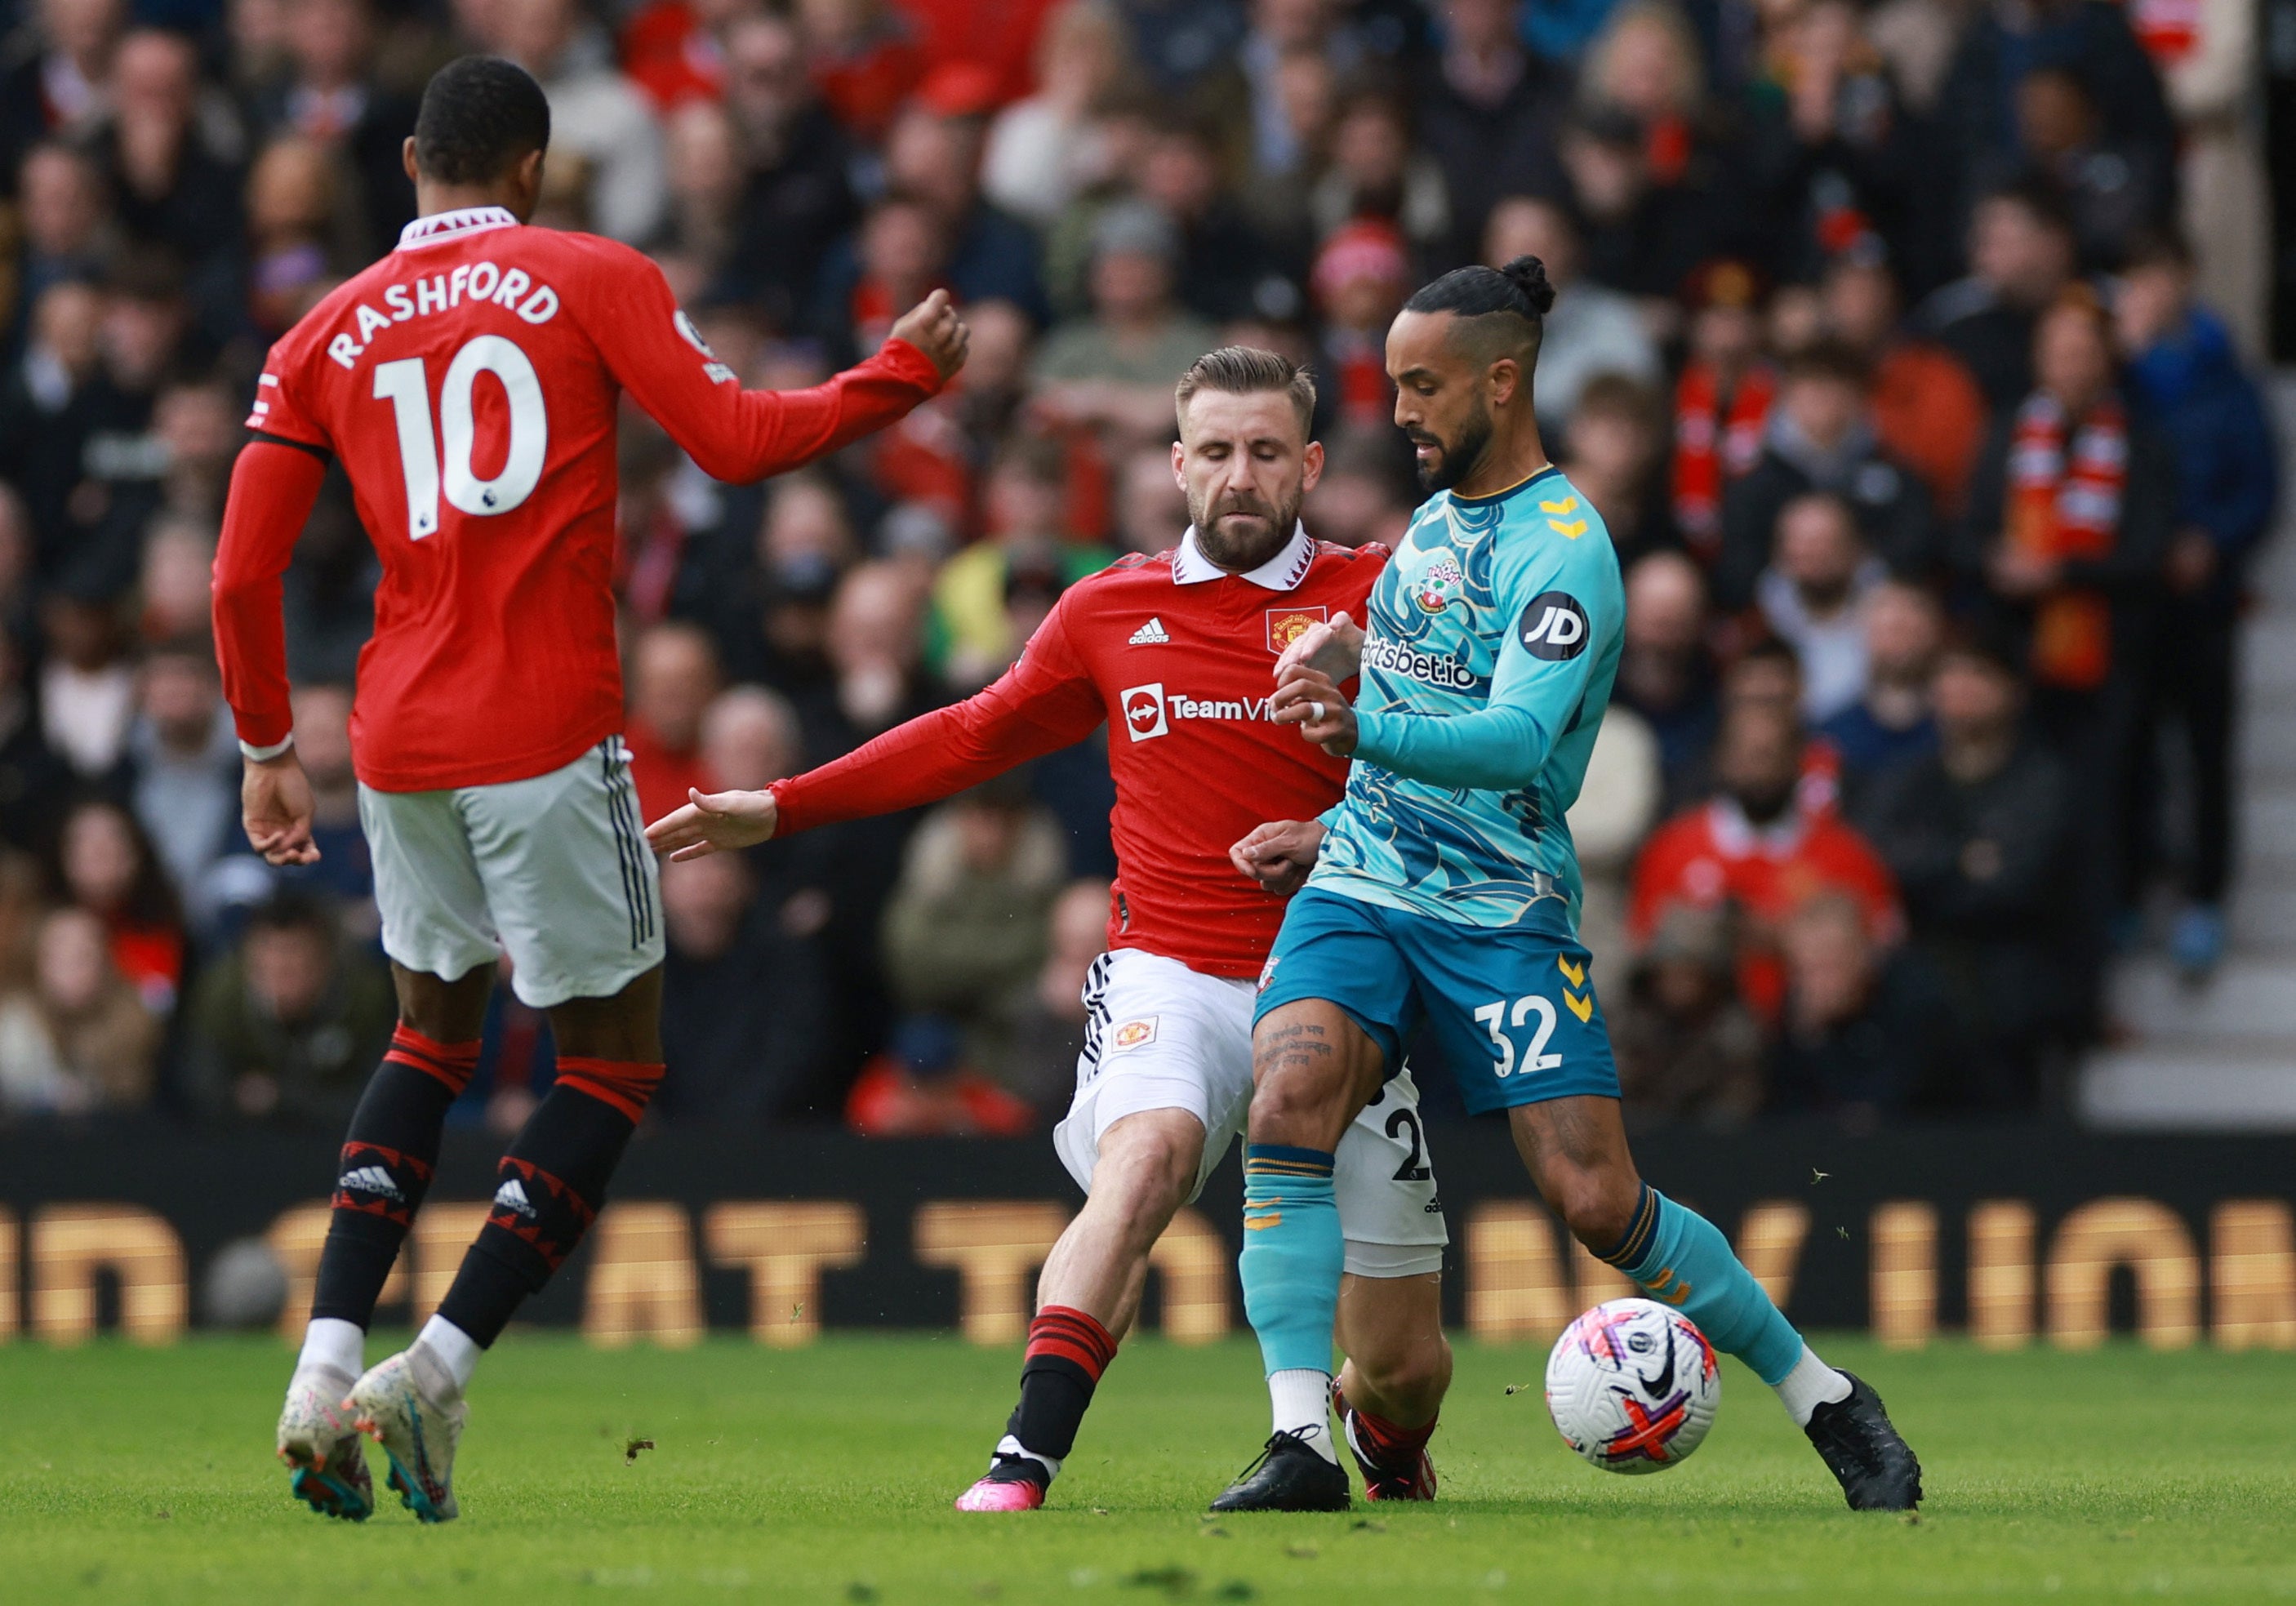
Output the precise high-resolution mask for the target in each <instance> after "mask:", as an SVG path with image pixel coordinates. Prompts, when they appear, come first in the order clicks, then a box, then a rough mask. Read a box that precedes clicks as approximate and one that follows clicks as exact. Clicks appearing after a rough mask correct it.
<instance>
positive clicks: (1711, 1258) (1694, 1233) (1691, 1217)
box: [1598, 1184, 1802, 1387]
mask: <svg viewBox="0 0 2296 1606" xmlns="http://www.w3.org/2000/svg"><path fill="white" fill-rule="evenodd" d="M1598 1258H1601V1259H1603V1260H1606V1261H1608V1262H1609V1263H1610V1264H1611V1265H1612V1266H1617V1267H1618V1268H1619V1269H1620V1271H1622V1272H1624V1273H1626V1274H1627V1275H1628V1276H1629V1277H1631V1278H1633V1279H1634V1280H1635V1282H1636V1283H1638V1284H1639V1285H1640V1286H1641V1287H1642V1288H1643V1289H1644V1291H1646V1292H1648V1293H1649V1294H1650V1296H1651V1297H1652V1299H1660V1300H1662V1301H1664V1302H1665V1303H1666V1304H1669V1305H1671V1306H1673V1307H1676V1308H1677V1309H1678V1310H1680V1311H1681V1312H1682V1313H1683V1315H1686V1316H1688V1317H1689V1318H1690V1319H1691V1320H1692V1321H1693V1322H1695V1323H1698V1326H1699V1329H1700V1331H1702V1332H1704V1333H1705V1334H1706V1336H1707V1338H1708V1339H1709V1340H1711V1341H1712V1342H1713V1345H1714V1348H1717V1349H1719V1350H1722V1351H1723V1352H1725V1353H1726V1354H1729V1355H1734V1356H1737V1357H1738V1358H1739V1359H1740V1360H1742V1361H1743V1362H1745V1363H1746V1364H1747V1365H1749V1366H1751V1367H1752V1368H1753V1369H1754V1371H1755V1372H1756V1373H1757V1374H1759V1376H1760V1378H1761V1380H1762V1381H1764V1382H1766V1383H1768V1384H1770V1385H1771V1386H1773V1387H1775V1386H1776V1385H1777V1384H1778V1383H1779V1382H1780V1381H1783V1380H1784V1378H1785V1376H1786V1374H1787V1373H1788V1372H1792V1370H1793V1368H1794V1363H1795V1362H1797V1361H1799V1360H1800V1359H1801V1356H1802V1341H1801V1334H1800V1333H1798V1332H1795V1331H1794V1327H1793V1323H1791V1322H1789V1321H1787V1320H1786V1319H1785V1316H1784V1313H1782V1312H1781V1311H1780V1310H1779V1309H1778V1307H1776V1306H1775V1305H1773V1304H1771V1303H1770V1296H1769V1295H1768V1294H1767V1293H1765V1292H1763V1291H1762V1285H1761V1284H1760V1283H1759V1282H1755V1281H1754V1274H1753V1273H1751V1272H1750V1271H1748V1270H1747V1269H1746V1267H1745V1265H1744V1263H1743V1261H1741V1260H1740V1259H1739V1258H1738V1257H1737V1256H1736V1255H1735V1254H1734V1253H1733V1252H1732V1251H1731V1249H1730V1241H1729V1240H1728V1239H1726V1238H1725V1237H1723V1236H1722V1232H1721V1229H1720V1228H1718V1227H1717V1226H1716V1225H1714V1224H1713V1223H1712V1222H1710V1221H1709V1220H1707V1219H1706V1217H1703V1216H1701V1215H1700V1214H1699V1213H1698V1212H1697V1211H1695V1210H1691V1209H1684V1208H1683V1207H1682V1206H1681V1205H1678V1204H1677V1203H1675V1202H1674V1200H1670V1199H1669V1198H1668V1197H1667V1196H1666V1195H1665V1194H1663V1193H1661V1192H1659V1191H1658V1190H1657V1189H1655V1188H1653V1187H1652V1186H1650V1185H1649V1184H1644V1186H1643V1191H1642V1197H1641V1198H1640V1200H1637V1201H1636V1206H1635V1214H1634V1218H1633V1222H1632V1225H1629V1226H1628V1228H1627V1231H1626V1235H1625V1236H1624V1237H1622V1238H1620V1240H1619V1241H1618V1242H1617V1243H1615V1244H1613V1245H1612V1246H1611V1249H1610V1250H1608V1251H1607V1252H1605V1253H1603V1254H1602V1255H1601V1256H1599V1257H1598Z"/></svg>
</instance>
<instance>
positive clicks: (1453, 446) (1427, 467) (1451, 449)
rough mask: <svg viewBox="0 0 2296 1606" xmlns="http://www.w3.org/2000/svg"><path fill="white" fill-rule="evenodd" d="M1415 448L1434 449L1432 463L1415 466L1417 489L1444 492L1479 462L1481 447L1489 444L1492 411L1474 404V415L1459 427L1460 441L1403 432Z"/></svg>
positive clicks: (1418, 432) (1411, 431)
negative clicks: (1417, 481) (1417, 475)
mask: <svg viewBox="0 0 2296 1606" xmlns="http://www.w3.org/2000/svg"><path fill="white" fill-rule="evenodd" d="M1404 433H1405V434H1406V435H1407V436H1409V437H1410V438H1411V444H1412V445H1413V446H1415V447H1434V448H1435V458H1434V461H1433V462H1431V463H1427V462H1422V463H1416V464H1415V467H1416V468H1417V470H1418V471H1419V488H1420V489H1421V490H1423V491H1447V490H1449V489H1450V488H1452V487H1453V486H1455V485H1456V484H1458V483H1459V481H1461V480H1462V479H1465V478H1466V477H1467V471H1469V470H1470V469H1472V468H1473V467H1474V466H1475V464H1476V463H1478V462H1480V460H1481V458H1482V455H1483V448H1484V447H1487V446H1488V445H1490V444H1491V412H1490V409H1489V408H1488V407H1486V406H1482V405H1481V404H1480V403H1477V404H1476V406H1475V411H1474V414H1473V416H1472V417H1471V418H1469V419H1468V420H1467V422H1465V423H1464V424H1461V425H1460V426H1459V438H1458V439H1456V440H1446V439H1444V438H1442V437H1441V436H1440V435H1436V434H1433V433H1431V432H1430V431H1428V430H1405V431H1404Z"/></svg>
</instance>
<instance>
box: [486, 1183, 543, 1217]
mask: <svg viewBox="0 0 2296 1606" xmlns="http://www.w3.org/2000/svg"><path fill="white" fill-rule="evenodd" d="M495 1209H497V1210H508V1211H510V1212H512V1214H513V1215H518V1216H527V1217H531V1216H532V1215H533V1214H534V1206H533V1205H532V1204H531V1203H530V1202H529V1201H528V1200H527V1197H526V1190H525V1189H524V1188H522V1187H521V1186H519V1182H518V1178H517V1177H515V1176H513V1177H512V1178H511V1179H510V1180H509V1181H508V1182H506V1183H504V1184H503V1185H502V1186H501V1187H499V1188H496V1190H495Z"/></svg>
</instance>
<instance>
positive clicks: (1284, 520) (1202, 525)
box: [1188, 490, 1307, 574]
mask: <svg viewBox="0 0 2296 1606" xmlns="http://www.w3.org/2000/svg"><path fill="white" fill-rule="evenodd" d="M1306 499H1307V498H1306V494H1305V493H1304V492H1302V491H1298V490H1295V491H1293V492H1292V495H1291V496H1289V497H1287V498H1286V499H1285V500H1283V502H1280V503H1277V504H1274V505H1272V506H1271V505H1270V504H1267V503H1265V502H1262V501H1261V500H1260V499H1259V497H1257V496H1234V495H1230V496H1222V497H1221V498H1220V499H1219V500H1218V502H1216V503H1200V502H1198V501H1197V499H1196V498H1195V496H1193V495H1191V496H1189V497H1188V517H1189V519H1190V520H1193V522H1194V524H1195V527H1196V548H1197V550H1198V551H1200V552H1201V553H1203V554H1204V556H1205V557H1207V558H1210V560H1211V561H1213V562H1215V563H1217V564H1218V565H1219V566H1220V567H1221V568H1222V569H1226V570H1228V571H1229V572H1230V573H1231V574H1243V573H1246V572H1248V571H1250V570H1251V569H1257V568H1259V566H1260V565H1261V564H1262V563H1265V562H1267V560H1268V559H1270V558H1272V557H1274V556H1275V554H1276V553H1279V552H1282V551H1283V547H1284V545H1285V543H1287V542H1289V541H1290V540H1291V539H1292V530H1293V529H1296V528H1298V526H1299V523H1300V504H1301V503H1302V502H1303V501H1305V500H1306ZM1230 513H1250V514H1251V515H1252V517H1251V519H1250V520H1245V521H1244V522H1242V523H1241V524H1236V523H1232V522H1231V523H1225V524H1224V523H1222V522H1221V520H1223V519H1224V518H1225V517H1226V515H1228V514H1230Z"/></svg>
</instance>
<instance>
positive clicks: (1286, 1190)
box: [1236, 1143, 1346, 1376]
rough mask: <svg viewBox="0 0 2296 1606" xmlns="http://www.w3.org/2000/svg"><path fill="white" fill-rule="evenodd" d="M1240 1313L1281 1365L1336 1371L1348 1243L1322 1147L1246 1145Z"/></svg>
mask: <svg viewBox="0 0 2296 1606" xmlns="http://www.w3.org/2000/svg"><path fill="white" fill-rule="evenodd" d="M1243 1154H1244V1159H1243V1254H1242V1258H1240V1259H1239V1260H1238V1261H1237V1264H1236V1269H1237V1270H1238V1272H1239V1273H1240V1274H1242V1278H1243V1312H1244V1315H1245V1316H1246V1317H1247V1318H1249V1319H1250V1321H1251V1329H1252V1331H1253V1332H1256V1333H1258V1334H1259V1354H1260V1358H1261V1359H1262V1360H1263V1361H1264V1362H1265V1363H1266V1364H1267V1372H1268V1373H1269V1374H1270V1375H1271V1376H1272V1375H1274V1374H1275V1373H1276V1372H1292V1371H1300V1370H1310V1371H1315V1372H1324V1373H1326V1374H1328V1373H1329V1372H1331V1370H1332V1327H1333V1323H1335V1322H1336V1321H1337V1320H1338V1319H1339V1314H1340V1273H1341V1269H1342V1267H1343V1266H1344V1263H1345V1259H1346V1244H1345V1241H1343V1239H1342V1238H1341V1233H1340V1207H1339V1201H1338V1200H1335V1199H1334V1198H1333V1194H1332V1157H1331V1156H1330V1155H1329V1154H1327V1153H1325V1152H1324V1151H1323V1150H1320V1149H1292V1148H1287V1147H1285V1146H1284V1145H1283V1144H1281V1143H1251V1144H1248V1145H1247V1146H1246V1147H1245V1149H1244V1151H1243Z"/></svg>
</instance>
